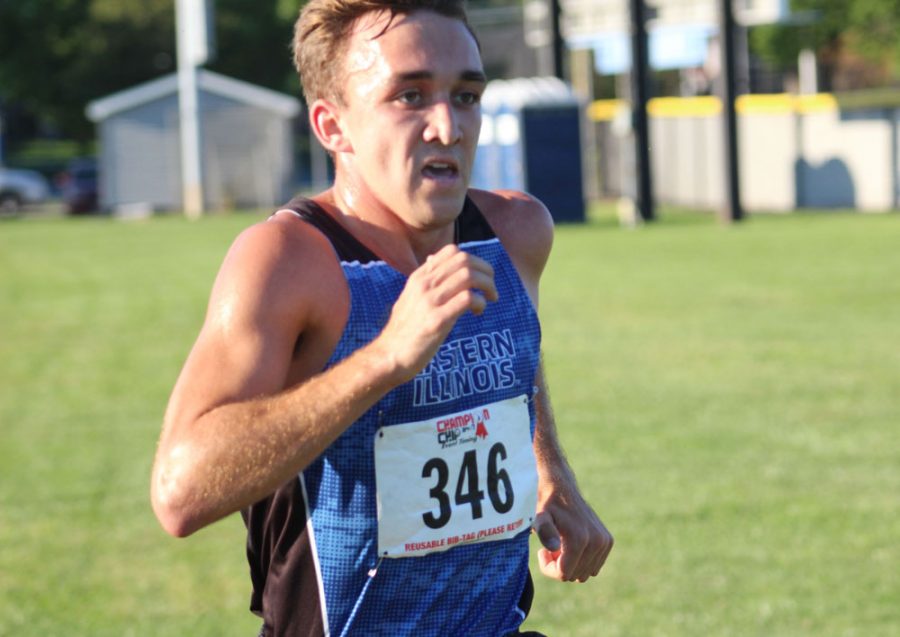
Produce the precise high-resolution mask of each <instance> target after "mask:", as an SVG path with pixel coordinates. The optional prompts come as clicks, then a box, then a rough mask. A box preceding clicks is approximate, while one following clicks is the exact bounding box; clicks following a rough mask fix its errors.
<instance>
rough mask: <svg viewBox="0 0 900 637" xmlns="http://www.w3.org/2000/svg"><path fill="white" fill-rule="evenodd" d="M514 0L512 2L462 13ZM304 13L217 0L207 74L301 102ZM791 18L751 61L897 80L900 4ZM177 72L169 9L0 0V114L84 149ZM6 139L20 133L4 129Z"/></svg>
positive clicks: (833, 4)
mask: <svg viewBox="0 0 900 637" xmlns="http://www.w3.org/2000/svg"><path fill="white" fill-rule="evenodd" d="M510 1H511V2H516V1H519V0H503V1H501V0H480V1H479V0H470V5H472V6H478V5H486V4H497V3H504V2H510ZM622 1H623V2H624V1H625V0H622ZM698 1H701V0H698ZM708 1H710V2H712V1H713V0H708ZM302 3H303V0H215V30H216V42H217V55H216V57H215V59H214V60H213V61H212V62H211V63H209V64H207V65H206V66H207V68H210V69H211V70H214V71H217V72H220V73H223V74H225V75H229V76H231V77H235V78H238V79H243V80H246V81H249V82H252V83H255V84H258V85H261V86H265V87H268V88H272V89H275V90H278V91H283V92H287V93H291V94H294V95H297V96H299V94H300V89H299V83H298V82H297V78H296V76H295V72H294V70H293V66H292V64H291V53H290V40H291V35H292V27H293V23H294V20H295V18H296V15H297V12H298V10H299V8H300V6H301V5H302ZM792 9H793V10H794V11H795V12H796V13H797V14H798V15H799V16H801V18H802V20H800V22H799V23H796V24H787V25H773V26H767V27H758V28H755V29H754V30H753V32H752V34H751V41H752V46H753V50H754V52H755V53H757V54H758V55H760V56H761V57H763V58H764V59H766V60H767V61H768V62H769V63H771V64H773V65H777V66H779V67H781V68H785V69H787V68H792V67H793V65H794V64H795V63H796V59H797V54H798V52H799V50H800V49H801V48H812V49H813V50H816V51H818V52H819V55H820V60H821V62H822V63H823V64H824V65H825V66H826V68H827V67H828V65H829V64H832V65H836V64H839V63H841V61H842V60H844V61H846V59H848V56H850V58H852V59H859V60H862V61H864V62H865V63H866V64H867V65H868V66H867V68H869V69H875V70H876V71H877V72H878V73H880V78H881V81H887V82H890V81H892V80H895V79H896V78H897V76H898V73H900V42H898V38H897V33H898V32H900V0H792ZM175 66H176V64H175V9H174V0H0V109H3V110H5V111H6V112H7V117H9V112H11V111H15V112H18V113H25V114H27V115H28V116H29V117H32V118H36V119H38V120H40V121H42V122H44V123H46V124H49V125H50V126H52V127H53V128H54V129H55V130H57V131H58V132H59V134H60V135H61V136H63V137H65V138H68V139H74V140H77V141H82V142H86V141H88V140H90V139H92V138H93V136H94V130H93V125H92V124H91V123H90V122H89V121H87V119H86V118H85V115H84V109H85V106H86V105H87V103H88V102H90V101H91V100H94V99H97V98H99V97H103V96H105V95H108V94H110V93H114V92H116V91H120V90H123V89H126V88H129V87H131V86H134V85H136V84H140V83H141V82H145V81H147V80H151V79H153V78H156V77H159V76H161V75H164V74H166V73H170V72H172V71H174V70H175ZM876 74H877V73H876ZM875 81H878V78H876V79H875ZM3 110H0V113H2V112H3ZM6 134H7V136H10V137H13V138H14V137H15V134H16V131H15V129H14V127H11V126H10V125H9V124H8V123H7V126H6Z"/></svg>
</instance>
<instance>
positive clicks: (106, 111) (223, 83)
mask: <svg viewBox="0 0 900 637" xmlns="http://www.w3.org/2000/svg"><path fill="white" fill-rule="evenodd" d="M197 86H198V88H199V89H200V90H203V91H208V92H210V93H214V94H216V95H221V96H222V97H227V98H230V99H233V100H236V101H238V102H243V103H245V104H251V105H253V106H257V107H259V108H264V109H266V110H269V111H273V112H275V113H277V114H279V115H282V116H284V117H295V116H296V115H297V114H298V113H299V112H300V100H298V99H296V98H294V97H291V96H290V95H285V94H284V93H278V92H276V91H272V90H270V89H267V88H263V87H261V86H256V85H254V84H250V83H249V82H243V81H241V80H236V79H234V78H230V77H226V76H224V75H221V74H219V73H214V72H213V71H208V70H206V69H199V70H198V71H197ZM177 92H178V74H177V73H171V74H169V75H165V76H163V77H160V78H158V79H155V80H151V81H149V82H145V83H144V84H138V85H137V86H134V87H132V88H129V89H125V90H124V91H119V92H118V93H113V94H112V95H108V96H106V97H102V98H100V99H98V100H94V101H93V102H90V103H89V104H88V105H87V109H85V113H86V114H87V116H88V119H90V120H91V121H93V122H99V121H101V120H104V119H107V118H108V117H111V116H112V115H115V114H116V113H121V112H122V111H127V110H129V109H132V108H135V107H138V106H142V105H144V104H147V103H148V102H152V101H154V100H158V99H160V98H163V97H166V96H168V95H172V94H176V93H177Z"/></svg>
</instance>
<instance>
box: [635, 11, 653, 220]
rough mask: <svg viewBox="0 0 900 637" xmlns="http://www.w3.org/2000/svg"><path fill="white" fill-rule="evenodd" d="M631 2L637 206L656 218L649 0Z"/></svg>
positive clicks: (644, 214) (644, 217)
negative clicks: (649, 113)
mask: <svg viewBox="0 0 900 637" xmlns="http://www.w3.org/2000/svg"><path fill="white" fill-rule="evenodd" d="M630 2H631V12H630V13H631V111H632V127H633V129H634V143H635V154H634V156H635V160H636V162H637V171H636V173H637V184H636V188H635V192H636V193H637V202H636V203H637V209H638V213H639V214H640V215H641V219H642V220H643V221H653V220H654V219H655V218H656V213H655V211H654V205H653V182H652V173H651V170H650V127H649V124H648V121H647V102H648V101H649V97H650V96H649V93H650V90H649V77H648V72H647V69H648V67H649V54H648V48H647V23H646V16H647V13H646V4H645V2H644V0H630Z"/></svg>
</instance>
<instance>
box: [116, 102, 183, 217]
mask: <svg viewBox="0 0 900 637" xmlns="http://www.w3.org/2000/svg"><path fill="white" fill-rule="evenodd" d="M177 132H178V104H177V102H176V100H175V99H174V98H172V99H164V100H157V101H154V102H151V103H149V104H145V105H143V106H140V107H138V108H135V109H131V110H129V111H125V112H123V113H120V114H118V115H116V116H114V117H111V118H109V119H107V120H104V121H103V122H102V123H101V124H100V149H101V150H100V174H101V175H102V179H101V180H100V184H101V193H100V205H101V207H102V208H103V209H107V210H110V209H115V208H117V207H119V206H122V205H128V204H150V205H151V206H152V207H153V208H154V209H171V208H175V207H178V206H179V205H180V201H181V197H180V191H181V176H180V175H181V172H180V165H181V163H180V159H179V149H178V136H177Z"/></svg>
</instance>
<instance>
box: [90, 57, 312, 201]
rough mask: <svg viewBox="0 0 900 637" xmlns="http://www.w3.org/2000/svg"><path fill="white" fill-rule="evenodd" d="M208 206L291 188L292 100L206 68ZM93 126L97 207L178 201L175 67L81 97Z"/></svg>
mask: <svg viewBox="0 0 900 637" xmlns="http://www.w3.org/2000/svg"><path fill="white" fill-rule="evenodd" d="M197 85H198V93H199V95H198V99H199V109H200V126H201V135H202V143H203V147H202V148H203V153H204V155H203V164H204V175H203V177H204V179H203V181H204V199H205V206H206V207H207V208H209V209H223V208H231V207H272V206H274V205H277V204H280V203H281V202H282V201H284V200H286V199H287V198H289V196H290V195H291V186H292V181H293V172H294V152H293V127H292V125H291V120H292V119H293V118H294V117H296V116H297V114H298V113H299V112H300V101H299V100H297V99H295V98H293V97H291V96H289V95H284V94H282V93H277V92H275V91H271V90H269V89H265V88H261V87H258V86H254V85H252V84H248V83H247V82H242V81H239V80H235V79H232V78H228V77H225V76H224V75H220V74H218V73H213V72H212V71H207V70H205V69H201V70H199V71H198V76H197ZM87 116H88V118H90V119H91V120H92V121H94V122H95V123H96V124H97V126H98V130H99V138H100V152H99V155H100V156H99V162H98V163H99V170H100V206H101V208H103V209H105V210H114V209H116V208H119V207H122V206H129V205H141V206H147V207H150V208H152V209H154V210H178V209H180V208H181V155H180V151H179V114H178V78H177V75H176V74H174V73H173V74H171V75H167V76H165V77H161V78H159V79H157V80H153V81H151V82H147V83H145V84H141V85H139V86H136V87H134V88H131V89H127V90H125V91H121V92H119V93H114V94H113V95H110V96H108V97H104V98H102V99H99V100H96V101H93V102H91V103H90V104H88V107H87Z"/></svg>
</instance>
